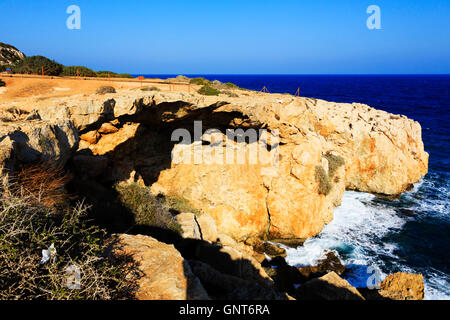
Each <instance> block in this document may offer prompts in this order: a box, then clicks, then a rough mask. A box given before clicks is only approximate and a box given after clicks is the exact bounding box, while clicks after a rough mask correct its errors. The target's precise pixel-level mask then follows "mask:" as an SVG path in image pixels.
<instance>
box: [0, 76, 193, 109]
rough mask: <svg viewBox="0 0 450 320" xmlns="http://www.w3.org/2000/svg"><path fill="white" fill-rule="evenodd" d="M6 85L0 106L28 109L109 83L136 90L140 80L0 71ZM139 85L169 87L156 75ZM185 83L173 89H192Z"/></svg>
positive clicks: (166, 89) (118, 88)
mask: <svg viewBox="0 0 450 320" xmlns="http://www.w3.org/2000/svg"><path fill="white" fill-rule="evenodd" d="M0 79H2V80H3V81H4V82H5V83H6V87H2V88H0V110H1V109H3V110H4V109H8V108H11V107H17V108H20V109H22V110H26V111H31V110H32V109H35V108H39V106H41V105H44V104H45V103H46V101H47V100H48V99H51V98H58V97H68V96H73V95H90V94H93V93H95V91H96V90H97V88H99V87H100V86H112V87H114V88H115V89H116V91H117V92H118V93H120V92H122V91H128V90H139V89H140V88H141V83H140V81H139V80H134V79H131V80H130V79H114V80H112V79H111V81H108V80H107V79H92V78H90V79H89V80H84V79H83V78H80V79H74V78H60V77H44V78H42V77H38V76H33V77H30V76H14V75H13V76H12V77H11V76H10V75H1V74H0ZM142 86H143V87H149V86H152V87H157V88H159V89H160V90H161V91H170V90H171V85H170V84H169V83H165V82H164V80H160V79H151V80H150V79H146V80H145V81H144V83H143V84H142ZM194 89H195V88H189V86H188V85H187V84H181V83H180V84H175V86H174V89H173V90H174V91H184V92H188V91H189V90H194Z"/></svg>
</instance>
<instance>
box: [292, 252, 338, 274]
mask: <svg viewBox="0 0 450 320" xmlns="http://www.w3.org/2000/svg"><path fill="white" fill-rule="evenodd" d="M298 270H299V271H300V273H301V274H302V275H303V276H305V277H307V278H310V277H318V276H323V275H325V274H327V273H329V272H335V273H336V274H338V275H341V274H342V273H343V272H344V271H345V267H344V265H343V264H342V262H341V260H339V258H338V257H336V255H335V254H334V252H333V251H330V252H327V253H326V256H325V258H324V259H321V260H319V261H318V262H317V264H316V265H315V266H306V267H299V268H298Z"/></svg>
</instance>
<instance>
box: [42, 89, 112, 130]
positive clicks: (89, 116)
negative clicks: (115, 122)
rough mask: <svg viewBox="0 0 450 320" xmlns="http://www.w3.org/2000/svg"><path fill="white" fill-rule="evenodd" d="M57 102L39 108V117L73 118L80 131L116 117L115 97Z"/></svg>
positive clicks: (46, 118)
mask: <svg viewBox="0 0 450 320" xmlns="http://www.w3.org/2000/svg"><path fill="white" fill-rule="evenodd" d="M62 100H63V101H58V100H57V102H59V103H56V104H49V105H47V106H42V107H40V108H39V110H38V112H39V117H40V118H41V119H42V120H44V121H49V122H51V121H58V120H71V121H73V123H74V125H75V127H76V128H77V130H79V131H83V130H85V129H87V128H88V127H91V126H95V125H101V123H102V122H106V121H109V120H112V119H113V118H114V107H115V100H114V99H98V98H97V99H96V98H93V99H80V98H79V97H78V98H76V100H69V101H67V99H62Z"/></svg>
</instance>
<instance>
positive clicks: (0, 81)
mask: <svg viewBox="0 0 450 320" xmlns="http://www.w3.org/2000/svg"><path fill="white" fill-rule="evenodd" d="M0 87H6V83H5V82H4V81H3V80H2V79H0Z"/></svg>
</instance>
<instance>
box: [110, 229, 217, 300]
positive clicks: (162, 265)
mask: <svg viewBox="0 0 450 320" xmlns="http://www.w3.org/2000/svg"><path fill="white" fill-rule="evenodd" d="M116 237H117V239H115V240H114V242H113V244H112V246H113V248H111V253H112V255H113V256H119V255H123V254H125V255H126V254H128V255H131V257H132V259H133V260H134V262H136V263H137V264H138V267H137V268H138V271H135V272H132V273H130V274H129V280H131V281H136V283H137V285H138V289H137V292H136V299H138V300H207V299H209V296H208V294H207V293H206V291H205V289H204V288H203V286H202V284H201V283H200V281H199V279H198V278H197V277H196V276H195V275H194V274H193V273H192V270H191V267H190V266H189V263H188V262H187V261H186V260H184V259H183V257H182V256H181V255H180V253H179V252H178V251H177V250H176V249H175V248H174V247H173V246H172V245H167V244H165V243H162V242H159V241H157V240H156V239H153V238H152V237H148V236H142V235H137V236H133V235H126V234H120V235H117V236H116Z"/></svg>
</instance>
